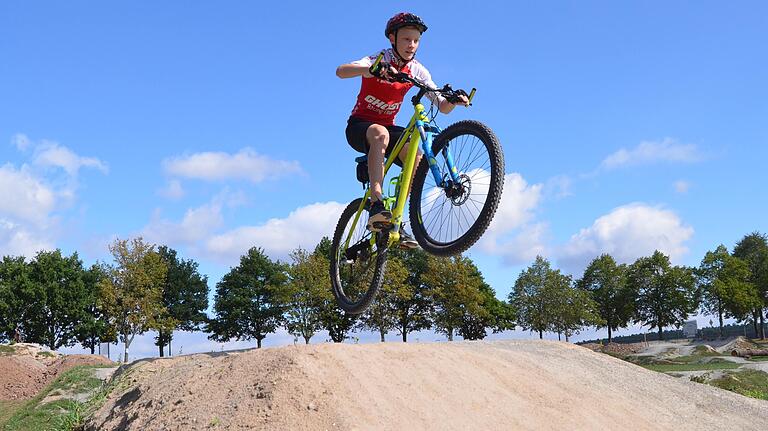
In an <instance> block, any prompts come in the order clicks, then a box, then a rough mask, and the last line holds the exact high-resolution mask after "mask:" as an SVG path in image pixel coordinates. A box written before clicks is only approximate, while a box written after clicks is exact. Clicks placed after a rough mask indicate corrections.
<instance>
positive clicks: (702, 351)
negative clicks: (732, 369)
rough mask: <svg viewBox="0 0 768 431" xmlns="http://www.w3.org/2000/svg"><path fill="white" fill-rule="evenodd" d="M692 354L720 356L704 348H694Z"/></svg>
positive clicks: (720, 354)
mask: <svg viewBox="0 0 768 431" xmlns="http://www.w3.org/2000/svg"><path fill="white" fill-rule="evenodd" d="M693 354H694V355H696V356H722V353H718V352H713V351H711V350H709V349H707V348H706V347H704V346H696V348H694V349H693Z"/></svg>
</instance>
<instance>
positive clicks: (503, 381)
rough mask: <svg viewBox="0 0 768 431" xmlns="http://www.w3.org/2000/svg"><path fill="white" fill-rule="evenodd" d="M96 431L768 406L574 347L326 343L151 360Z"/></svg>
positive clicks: (690, 414) (762, 410)
mask: <svg viewBox="0 0 768 431" xmlns="http://www.w3.org/2000/svg"><path fill="white" fill-rule="evenodd" d="M114 379H115V381H114V382H113V383H114V384H115V385H116V388H117V389H115V390H114V391H113V392H112V393H111V395H110V396H109V399H108V400H107V403H106V404H105V405H104V406H103V407H102V408H101V409H100V410H98V411H97V412H96V413H95V414H94V415H93V416H92V417H91V418H90V419H89V421H88V423H87V424H86V427H85V429H89V430H122V429H135V430H144V429H146V430H189V429H228V430H245V429H265V430H285V429H307V430H326V429H328V430H332V429H340V430H369V429H382V430H403V429H408V430H416V429H435V430H447V429H463V430H467V429H478V430H481V429H487V430H490V429H509V430H513V429H514V430H547V429H558V430H562V429H568V430H582V429H584V430H597V429H601V430H604V429H616V430H619V429H622V430H623V429H633V430H658V429H675V430H697V431H698V430H703V429H706V430H716V429H728V430H733V429H739V430H752V429H755V430H756V429H762V430H764V429H765V424H768V402H765V401H760V400H755V399H750V398H746V397H743V396H740V395H737V394H734V393H730V392H726V391H723V390H719V389H717V388H713V387H710V386H706V385H701V384H698V383H693V382H689V381H684V380H681V379H675V378H673V377H669V376H666V375H663V374H660V373H656V372H653V371H648V370H646V369H643V368H641V367H638V366H636V365H633V364H630V363H627V362H624V361H621V360H619V359H615V358H612V357H610V356H608V355H604V354H600V353H595V352H592V351H590V350H588V349H585V348H582V347H578V346H575V345H572V344H566V343H559V342H546V341H545V342H541V341H500V342H456V343H430V344H403V343H382V344H367V345H349V344H320V345H311V346H288V347H281V348H272V349H262V350H249V351H242V352H228V353H218V354H197V355H190V356H183V357H175V358H167V359H154V360H144V361H140V362H137V363H134V364H132V365H129V366H128V367H127V368H125V369H123V370H121V372H120V373H118V374H116V375H115V377H114Z"/></svg>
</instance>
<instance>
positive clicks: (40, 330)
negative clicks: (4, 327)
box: [24, 250, 88, 350]
mask: <svg viewBox="0 0 768 431" xmlns="http://www.w3.org/2000/svg"><path fill="white" fill-rule="evenodd" d="M84 279H85V271H84V270H83V264H82V261H80V259H79V258H78V257H77V253H73V254H72V256H70V257H64V256H62V255H61V251H60V250H56V251H41V252H39V253H37V255H36V256H35V259H34V260H33V261H32V262H31V263H30V269H29V282H30V284H31V285H32V286H33V289H34V290H35V291H36V292H37V294H38V295H39V296H38V298H39V302H37V303H35V304H34V305H31V309H33V310H34V313H32V314H31V315H29V316H28V317H27V321H26V322H25V328H24V330H25V333H26V336H27V340H26V341H29V342H37V343H40V344H44V345H46V346H48V347H49V348H50V349H51V350H56V349H58V348H59V347H62V346H71V345H73V344H74V343H75V342H76V338H75V337H76V333H77V326H78V324H79V323H80V322H82V321H84V320H86V319H87V317H88V316H87V314H86V312H85V311H86V307H87V302H88V292H87V291H86V285H85V280H84Z"/></svg>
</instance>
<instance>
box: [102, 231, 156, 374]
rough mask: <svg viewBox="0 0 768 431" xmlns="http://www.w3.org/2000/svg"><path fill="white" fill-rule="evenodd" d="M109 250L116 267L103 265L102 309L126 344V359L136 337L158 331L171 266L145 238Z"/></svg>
mask: <svg viewBox="0 0 768 431" xmlns="http://www.w3.org/2000/svg"><path fill="white" fill-rule="evenodd" d="M109 251H110V252H111V253H112V256H113V258H114V260H115V264H114V266H106V265H105V266H104V267H103V271H104V274H105V277H103V278H102V279H101V282H100V283H99V290H100V301H101V302H100V303H99V307H101V309H102V310H104V312H105V313H106V315H107V316H108V319H109V323H110V326H114V327H115V328H116V330H117V333H118V334H119V335H120V339H121V341H122V342H123V343H124V345H125V351H124V360H125V362H128V352H129V348H130V345H131V343H132V342H133V339H134V338H135V337H136V335H139V334H143V333H144V332H146V331H148V330H150V329H153V328H156V327H157V326H158V322H157V318H158V316H162V315H164V314H165V313H166V312H167V311H166V310H165V307H164V306H163V302H162V286H163V283H164V282H165V277H166V274H167V272H168V267H167V266H166V265H165V262H163V260H162V258H161V257H160V255H159V254H158V253H157V252H156V251H155V250H154V245H150V244H147V243H145V242H144V240H143V239H142V238H140V237H139V238H134V239H132V240H131V241H130V242H129V241H128V240H120V239H116V240H115V242H113V243H112V244H111V245H110V247H109Z"/></svg>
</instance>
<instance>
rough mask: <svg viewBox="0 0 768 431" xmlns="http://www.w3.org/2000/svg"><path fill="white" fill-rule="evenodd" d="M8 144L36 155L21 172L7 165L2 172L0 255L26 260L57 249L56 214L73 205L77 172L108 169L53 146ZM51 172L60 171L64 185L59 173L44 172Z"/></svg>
mask: <svg viewBox="0 0 768 431" xmlns="http://www.w3.org/2000/svg"><path fill="white" fill-rule="evenodd" d="M11 142H12V143H13V144H14V145H15V146H16V148H17V149H18V150H19V151H26V150H27V149H30V148H34V152H33V153H32V154H31V156H30V158H31V160H30V161H28V162H27V163H24V164H22V165H21V167H20V168H16V167H15V166H14V165H12V164H9V163H8V164H5V165H3V166H1V167H0V196H2V197H3V199H0V254H23V255H25V256H27V257H30V256H32V255H34V254H35V253H36V252H37V251H39V250H42V249H52V248H54V247H55V242H56V238H57V236H58V233H59V231H60V229H59V226H58V225H59V219H60V215H59V214H57V211H60V210H62V209H63V208H65V207H66V206H67V204H68V203H71V202H72V201H74V200H75V198H76V190H77V174H78V171H79V170H80V169H81V168H84V167H85V168H95V169H98V170H100V171H102V172H106V171H107V167H106V165H105V164H104V163H102V162H101V161H100V160H98V159H95V158H90V157H80V156H78V155H77V154H75V153H74V152H73V151H72V150H70V149H69V148H67V147H63V146H61V145H59V144H58V143H56V142H52V141H45V140H43V141H39V142H35V141H32V140H30V139H29V138H28V137H27V136H26V135H24V134H21V133H19V134H16V135H14V136H13V137H12V139H11ZM49 167H55V168H60V169H61V170H63V171H64V172H65V173H66V175H64V176H63V181H62V175H61V173H60V172H52V171H51V170H49V169H45V168H49ZM56 171H58V169H57V170H56Z"/></svg>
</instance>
